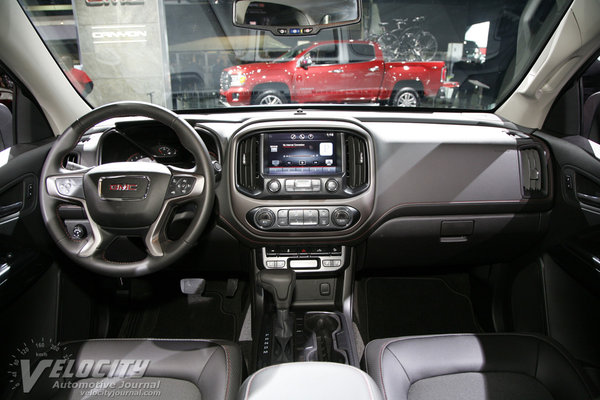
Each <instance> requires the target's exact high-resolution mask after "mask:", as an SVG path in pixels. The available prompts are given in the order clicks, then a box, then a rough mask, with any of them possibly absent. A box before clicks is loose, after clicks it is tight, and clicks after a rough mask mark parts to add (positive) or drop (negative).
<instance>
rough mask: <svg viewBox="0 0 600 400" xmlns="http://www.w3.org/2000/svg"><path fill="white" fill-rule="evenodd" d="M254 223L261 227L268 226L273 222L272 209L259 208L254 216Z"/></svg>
mask: <svg viewBox="0 0 600 400" xmlns="http://www.w3.org/2000/svg"><path fill="white" fill-rule="evenodd" d="M254 219H255V222H256V225H258V226H259V227H261V228H270V227H272V226H273V225H274V224H275V214H274V213H273V211H271V210H268V209H265V210H260V211H259V212H257V213H256V216H255V217H254Z"/></svg>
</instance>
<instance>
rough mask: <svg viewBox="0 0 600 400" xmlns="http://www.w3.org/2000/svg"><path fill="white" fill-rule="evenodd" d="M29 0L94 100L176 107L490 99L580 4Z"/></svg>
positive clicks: (32, 14) (488, 104)
mask: <svg viewBox="0 0 600 400" xmlns="http://www.w3.org/2000/svg"><path fill="white" fill-rule="evenodd" d="M19 1H20V3H21V6H22V7H23V9H24V10H25V12H26V13H27V15H28V16H29V18H30V19H31V21H32V23H33V24H34V26H35V27H36V29H37V31H38V33H39V35H40V36H41V38H42V39H43V40H44V41H45V43H46V45H47V47H48V48H49V49H50V51H51V53H52V55H53V56H54V57H55V59H56V61H57V63H58V64H59V65H60V66H61V68H62V69H63V71H64V72H65V75H66V76H67V77H68V79H69V80H70V81H71V83H72V84H73V87H74V88H75V89H76V90H77V91H78V92H79V93H80V94H81V95H82V96H83V97H85V99H86V101H87V102H89V104H91V105H92V106H94V107H97V106H100V105H102V104H106V103H110V102H114V101H121V100H139V101H146V102H152V103H155V104H159V105H162V106H165V107H168V108H170V109H173V110H206V109H216V108H223V107H238V106H274V105H280V104H288V103H292V104H309V103H310V104H312V103H318V104H322V105H334V104H335V105H337V104H357V105H363V104H364V105H373V104H376V105H378V106H380V107H388V108H390V107H391V108H400V107H416V108H421V109H423V108H425V109H426V108H435V109H440V108H442V109H443V108H452V109H467V110H494V109H495V108H497V107H498V106H499V105H500V104H501V103H502V102H503V101H504V100H505V99H506V98H507V97H508V96H509V95H510V94H511V93H512V91H513V90H514V89H515V88H516V86H517V85H518V84H519V82H520V81H521V80H522V79H523V78H524V76H525V74H526V73H527V71H528V69H529V68H530V67H531V66H532V64H533V62H534V61H535V59H536V58H537V56H538V55H539V54H540V52H541V50H542V48H543V46H544V45H545V44H546V43H547V41H548V39H549V37H550V36H551V34H552V33H553V31H554V29H555V28H556V26H557V25H558V22H559V21H560V19H561V18H562V17H563V16H564V14H565V12H566V10H567V8H568V7H569V5H570V0H499V1H495V2H481V1H479V0H453V1H450V2H449V1H447V0H429V1H426V2H424V1H422V0H369V1H366V0H363V1H362V12H361V18H360V21H359V22H358V23H353V24H351V25H346V26H336V27H334V28H323V29H317V30H315V31H314V32H317V34H312V35H306V33H312V32H313V31H312V29H310V28H304V27H302V26H301V27H300V29H284V30H282V31H280V32H277V31H269V30H255V29H251V28H248V27H239V26H234V24H233V22H232V21H233V12H234V5H233V0H209V1H204V0H85V1H84V0H81V1H75V0H73V1H71V0H19ZM316 3H320V2H316ZM335 3H336V1H335V0H331V1H330V2H327V3H326V4H327V7H329V6H328V5H329V4H332V6H331V7H335ZM253 4H257V7H260V3H259V2H256V3H253ZM290 4H294V3H290ZM307 4H308V3H307ZM323 4H325V3H323ZM307 7H308V6H307ZM315 7H316V6H315ZM324 7H325V6H324V5H321V6H320V9H319V10H316V11H315V13H316V12H317V11H320V12H322V13H326V15H325V16H324V19H323V21H327V20H328V18H330V17H331V15H334V13H333V12H329V13H327V12H326V11H323V10H324ZM332 9H334V8H332ZM330 14H331V15H330ZM261 18H263V19H264V16H261ZM247 22H248V23H249V24H252V23H253V21H247ZM288 23H289V22H288ZM305 50H308V51H307V53H306V55H305V56H303V57H302V59H301V60H299V61H298V60H297V57H298V55H299V54H300V53H301V52H303V51H305ZM371 109H372V108H371Z"/></svg>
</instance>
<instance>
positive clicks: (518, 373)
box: [365, 334, 592, 400]
mask: <svg viewBox="0 0 600 400" xmlns="http://www.w3.org/2000/svg"><path fill="white" fill-rule="evenodd" d="M365 354H366V362H367V371H368V372H369V374H370V375H371V376H372V377H373V379H374V380H375V382H377V384H378V385H379V387H380V388H381V390H382V393H383V395H384V398H385V399H430V400H434V399H468V400H470V399H473V400H475V399H477V400H479V399H513V398H521V399H524V398H535V399H552V398H554V399H590V398H592V394H591V393H590V391H589V389H588V387H587V385H586V382H585V380H584V378H583V376H582V374H581V373H580V371H579V369H578V368H577V367H576V365H575V364H574V363H573V361H572V360H571V359H570V358H569V356H568V355H567V354H566V353H565V352H564V350H562V348H560V347H559V346H558V345H557V344H555V343H554V342H552V341H550V340H548V339H546V338H542V337H538V336H534V335H520V334H479V335H476V334H469V335H438V336H416V337H405V338H394V339H378V340H374V341H372V342H370V343H369V344H368V345H367V347H366V350H365Z"/></svg>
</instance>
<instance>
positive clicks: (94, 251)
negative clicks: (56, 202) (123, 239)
mask: <svg viewBox="0 0 600 400" xmlns="http://www.w3.org/2000/svg"><path fill="white" fill-rule="evenodd" d="M90 226H91V228H92V232H91V235H90V236H88V237H87V238H86V239H85V240H84V241H82V242H81V244H80V246H79V249H78V250H77V256H78V257H80V258H88V257H100V254H101V253H102V252H104V250H106V248H107V247H108V246H109V245H110V243H111V242H112V241H113V239H114V238H115V237H116V236H115V235H114V234H112V233H110V232H108V231H106V230H104V229H102V228H101V227H99V226H98V225H97V224H96V223H95V222H93V221H91V220H90Z"/></svg>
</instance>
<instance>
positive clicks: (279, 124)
mask: <svg viewBox="0 0 600 400" xmlns="http://www.w3.org/2000/svg"><path fill="white" fill-rule="evenodd" d="M290 117H291V118H290ZM282 130H283V131H288V132H289V131H291V130H296V131H300V130H304V131H306V130H324V131H332V130H334V131H337V132H341V133H345V134H351V135H353V136H357V137H359V138H361V139H363V140H364V142H365V144H366V153H367V154H366V161H367V163H368V172H367V178H368V179H367V184H366V185H365V186H364V187H363V188H361V190H360V191H357V192H355V193H352V192H351V193H347V192H343V191H340V192H341V193H340V194H338V195H332V194H318V195H312V196H311V195H308V196H307V195H294V196H283V195H282V196H265V197H260V196H252V195H248V194H247V193H246V192H244V191H243V190H240V188H239V187H238V185H237V182H238V171H237V165H238V147H239V145H240V143H241V142H242V141H244V140H245V139H247V138H249V137H252V136H254V135H257V134H261V133H266V132H276V131H282ZM341 151H343V153H342V154H344V153H345V147H344V140H343V139H342V149H341ZM342 158H344V157H342ZM229 170H230V173H229V185H230V188H231V189H230V193H231V200H232V201H231V204H232V206H233V212H234V215H235V218H236V220H237V223H238V224H240V225H241V226H243V227H244V229H245V230H247V231H248V233H251V234H252V235H253V236H254V237H255V238H257V239H258V238H261V237H262V238H265V239H266V238H270V239H269V240H276V241H279V240H280V239H281V240H286V239H290V238H299V237H301V238H304V240H310V239H311V238H313V239H318V238H325V237H327V238H334V237H335V238H338V239H344V238H351V237H352V235H353V234H354V232H356V231H357V230H359V229H360V228H361V227H362V226H363V225H364V223H365V222H366V221H367V220H368V219H369V217H370V215H371V213H372V211H373V206H374V199H375V157H374V142H373V139H372V135H371V134H370V132H368V131H367V130H366V129H365V127H364V126H363V125H362V124H360V123H358V122H357V121H354V120H346V119H328V120H321V119H316V118H309V117H307V116H301V117H298V115H297V114H294V115H292V114H290V116H289V117H288V118H286V117H279V118H272V119H261V120H252V121H248V122H247V123H246V124H245V125H244V126H243V127H241V128H240V129H238V130H237V131H236V132H234V133H233V135H232V137H231V142H230V146H229ZM343 170H344V172H345V170H346V166H345V165H344V167H343ZM344 172H342V173H340V174H337V175H338V177H339V178H340V179H341V178H342V177H343V176H344ZM294 177H297V176H296V175H295V176H294ZM322 178H323V177H322ZM323 179H324V178H323ZM316 205H318V206H322V207H333V206H347V207H352V208H354V209H356V210H357V211H358V215H359V218H358V219H357V220H356V221H354V223H352V224H351V226H348V227H345V228H342V229H338V230H334V231H332V230H329V231H319V230H303V229H298V230H292V229H290V230H287V231H272V230H264V229H259V228H257V227H256V226H254V224H252V223H251V222H250V221H249V220H248V218H247V216H248V213H249V212H250V211H252V210H254V209H257V208H261V207H287V208H295V207H299V208H310V207H315V206H316Z"/></svg>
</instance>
